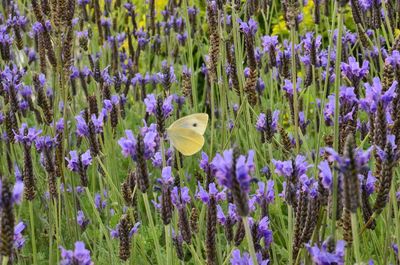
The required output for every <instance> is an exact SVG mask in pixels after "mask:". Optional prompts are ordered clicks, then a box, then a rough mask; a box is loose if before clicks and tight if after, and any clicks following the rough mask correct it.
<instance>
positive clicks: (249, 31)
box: [237, 18, 257, 36]
mask: <svg viewBox="0 0 400 265" xmlns="http://www.w3.org/2000/svg"><path fill="white" fill-rule="evenodd" d="M237 22H238V23H239V26H240V30H241V31H243V33H244V34H246V35H248V36H255V35H256V32H257V22H255V21H254V20H253V19H252V18H250V19H249V20H248V21H247V23H246V22H243V21H242V20H241V19H240V18H238V19H237Z"/></svg>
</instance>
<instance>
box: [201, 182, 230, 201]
mask: <svg viewBox="0 0 400 265" xmlns="http://www.w3.org/2000/svg"><path fill="white" fill-rule="evenodd" d="M198 188H199V191H198V192H197V194H196V198H198V199H200V200H201V201H202V202H203V203H208V201H209V200H210V196H215V199H216V201H223V200H225V198H226V194H225V191H224V190H223V191H218V189H217V187H216V186H215V183H210V185H209V186H208V192H207V191H206V190H204V189H203V187H202V186H201V185H200V182H199V183H198Z"/></svg>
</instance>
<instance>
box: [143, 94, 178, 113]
mask: <svg viewBox="0 0 400 265" xmlns="http://www.w3.org/2000/svg"><path fill="white" fill-rule="evenodd" d="M172 100H173V96H172V95H170V96H168V97H167V98H166V99H165V100H164V102H163V105H162V112H163V115H164V118H167V117H168V116H170V115H171V114H172V112H173V110H174V107H173V105H172ZM144 103H145V105H146V112H147V113H149V114H151V115H156V114H157V113H156V111H157V99H156V96H155V95H154V94H149V95H147V97H146V98H145V99H144Z"/></svg>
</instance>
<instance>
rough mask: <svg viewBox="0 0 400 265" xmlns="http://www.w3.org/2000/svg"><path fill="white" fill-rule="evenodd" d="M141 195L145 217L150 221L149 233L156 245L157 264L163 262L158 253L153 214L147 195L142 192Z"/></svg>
mask: <svg viewBox="0 0 400 265" xmlns="http://www.w3.org/2000/svg"><path fill="white" fill-rule="evenodd" d="M142 196H143V202H144V207H145V208H146V214H147V219H149V223H150V233H151V236H152V237H153V241H154V245H155V247H156V257H157V264H163V262H162V259H161V256H160V254H161V248H160V242H158V238H157V234H156V228H155V226H154V222H153V216H152V215H151V210H150V205H149V198H148V196H147V193H142Z"/></svg>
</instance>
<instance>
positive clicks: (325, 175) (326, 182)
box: [318, 160, 333, 191]
mask: <svg viewBox="0 0 400 265" xmlns="http://www.w3.org/2000/svg"><path fill="white" fill-rule="evenodd" d="M318 169H319V176H320V178H321V180H322V181H321V183H322V185H323V186H324V188H325V189H327V190H329V191H331V190H332V180H333V176H332V171H331V168H330V166H329V163H328V162H327V161H326V160H324V161H321V163H319V165H318Z"/></svg>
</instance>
